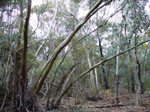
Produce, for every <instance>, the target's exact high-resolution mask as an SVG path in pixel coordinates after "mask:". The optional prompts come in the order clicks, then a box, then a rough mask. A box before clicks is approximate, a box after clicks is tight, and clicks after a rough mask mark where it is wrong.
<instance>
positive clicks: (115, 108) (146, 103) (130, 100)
mask: <svg viewBox="0 0 150 112" xmlns="http://www.w3.org/2000/svg"><path fill="white" fill-rule="evenodd" d="M99 96H100V97H97V100H96V99H95V100H94V99H92V98H91V99H88V100H87V99H86V100H84V101H80V102H79V103H78V104H76V105H75V104H74V102H75V99H74V98H71V97H66V98H64V99H63V100H62V102H61V104H60V107H59V109H56V110H50V112H150V93H144V94H143V95H142V99H140V102H141V104H140V105H139V106H135V94H133V93H128V92H126V91H122V92H121V93H120V95H119V101H120V103H119V104H115V103H114V95H113V94H111V93H110V92H107V91H106V92H104V93H102V94H100V95H99ZM95 98H96V97H95ZM142 101H143V102H142ZM40 102H41V105H42V106H43V108H45V101H44V100H43V99H40Z"/></svg>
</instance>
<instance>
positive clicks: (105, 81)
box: [98, 38, 109, 89]
mask: <svg viewBox="0 0 150 112" xmlns="http://www.w3.org/2000/svg"><path fill="white" fill-rule="evenodd" d="M98 42H99V50H100V55H101V57H102V58H104V55H103V50H102V45H101V40H100V38H98ZM102 72H103V78H104V79H103V80H104V87H105V89H108V88H109V87H108V81H107V77H106V72H105V68H104V64H102Z"/></svg>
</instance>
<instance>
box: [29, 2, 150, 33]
mask: <svg viewBox="0 0 150 112" xmlns="http://www.w3.org/2000/svg"><path fill="white" fill-rule="evenodd" d="M53 1H55V0H53ZM56 1H63V3H65V5H66V7H67V10H68V11H69V7H70V5H69V3H70V0H56ZM121 1H122V0H120V2H119V1H118V3H119V4H120V3H121ZM46 2H47V0H32V7H34V6H38V5H41V4H42V3H46ZM86 4H87V0H84V1H82V2H81V4H80V8H79V14H78V18H82V17H84V16H85V15H86V14H87V13H88V11H89V9H88V8H87V6H86ZM117 6H119V5H117ZM117 6H116V8H115V6H114V5H111V6H109V7H107V8H108V9H106V10H109V11H107V12H106V15H107V16H110V15H111V14H112V13H113V12H115V10H116V9H117ZM145 10H146V12H147V14H148V15H150V2H149V3H147V5H146V7H145ZM101 14H102V13H100V15H101ZM107 16H105V17H106V18H107ZM121 16H122V14H121V12H119V13H118V14H117V17H113V18H112V19H110V21H112V22H116V20H117V21H121V18H122V17H121ZM30 19H31V22H30V24H31V26H32V27H33V29H35V28H36V26H37V24H38V20H37V16H36V14H32V15H31V18H30ZM36 33H37V35H39V36H40V35H43V32H42V31H41V30H37V31H36Z"/></svg>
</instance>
